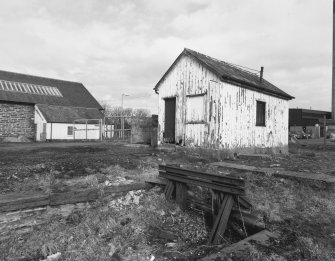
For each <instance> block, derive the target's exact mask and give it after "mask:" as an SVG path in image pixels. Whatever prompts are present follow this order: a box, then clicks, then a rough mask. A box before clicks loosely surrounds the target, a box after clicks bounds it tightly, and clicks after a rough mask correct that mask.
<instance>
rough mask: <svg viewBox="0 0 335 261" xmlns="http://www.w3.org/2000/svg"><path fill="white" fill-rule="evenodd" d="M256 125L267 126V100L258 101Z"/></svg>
mask: <svg viewBox="0 0 335 261" xmlns="http://www.w3.org/2000/svg"><path fill="white" fill-rule="evenodd" d="M256 126H265V102H261V101H257V108H256Z"/></svg>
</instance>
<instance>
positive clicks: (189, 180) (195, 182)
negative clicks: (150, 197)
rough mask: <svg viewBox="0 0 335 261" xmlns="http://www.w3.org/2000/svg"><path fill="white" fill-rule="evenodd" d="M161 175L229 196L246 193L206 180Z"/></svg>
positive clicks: (237, 188)
mask: <svg viewBox="0 0 335 261" xmlns="http://www.w3.org/2000/svg"><path fill="white" fill-rule="evenodd" d="M159 175H160V176H161V177H163V178H166V179H169V180H173V181H178V182H183V183H186V184H192V185H196V186H201V187H206V188H210V189H215V190H218V191H222V192H225V193H229V194H234V195H244V194H245V191H244V189H242V188H239V187H228V186H223V185H218V184H213V183H211V182H208V181H205V180H201V181H200V180H197V179H192V178H190V177H180V176H178V175H174V174H172V173H162V172H160V173H159Z"/></svg>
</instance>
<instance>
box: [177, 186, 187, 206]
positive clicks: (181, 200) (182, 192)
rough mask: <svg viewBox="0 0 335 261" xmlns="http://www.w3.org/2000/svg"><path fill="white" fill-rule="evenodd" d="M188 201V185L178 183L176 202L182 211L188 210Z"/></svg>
mask: <svg viewBox="0 0 335 261" xmlns="http://www.w3.org/2000/svg"><path fill="white" fill-rule="evenodd" d="M186 201H187V185H186V184H185V183H180V182H177V183H176V202H177V204H178V205H179V207H180V209H182V210H184V209H185V208H186Z"/></svg>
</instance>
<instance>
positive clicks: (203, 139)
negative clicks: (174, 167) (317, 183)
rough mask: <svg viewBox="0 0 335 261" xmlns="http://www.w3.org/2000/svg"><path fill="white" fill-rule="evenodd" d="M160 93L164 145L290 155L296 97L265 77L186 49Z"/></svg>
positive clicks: (164, 79) (158, 88)
mask: <svg viewBox="0 0 335 261" xmlns="http://www.w3.org/2000/svg"><path fill="white" fill-rule="evenodd" d="M154 90H155V92H156V93H157V94H158V96H159V112H158V114H159V118H158V121H159V135H158V136H159V141H160V143H164V142H166V143H177V144H180V145H186V146H199V147H205V148H214V149H228V150H232V151H249V152H265V151H268V150H269V149H270V150H271V151H274V152H282V153H285V152H286V151H287V145H288V108H289V106H288V101H289V100H291V99H293V98H294V97H292V96H290V95H289V94H287V93H285V92H284V91H282V90H280V89H279V88H278V87H276V86H275V85H273V84H271V83H270V82H268V81H266V80H265V79H264V78H263V77H262V73H261V74H260V75H259V74H254V73H251V72H249V71H247V70H244V69H243V68H241V67H240V66H236V65H233V64H230V63H227V62H223V61H220V60H217V59H214V58H212V57H209V56H207V55H204V54H201V53H198V52H195V51H193V50H190V49H184V51H183V52H182V53H181V54H180V55H179V56H178V57H177V59H176V60H175V61H174V63H173V64H172V65H171V66H170V68H169V69H168V70H167V72H166V73H165V74H164V75H163V77H162V78H161V79H160V80H159V82H158V83H157V84H156V86H155V88H154Z"/></svg>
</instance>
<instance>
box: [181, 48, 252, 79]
mask: <svg viewBox="0 0 335 261" xmlns="http://www.w3.org/2000/svg"><path fill="white" fill-rule="evenodd" d="M185 50H186V51H188V52H189V51H191V52H195V53H197V54H200V55H203V56H205V57H207V58H210V59H212V60H214V61H217V62H220V63H224V64H226V65H228V66H231V67H234V68H236V69H238V70H240V71H242V72H245V73H249V74H251V75H253V76H258V74H256V73H252V72H249V71H247V70H245V69H242V68H241V67H243V68H248V67H245V66H241V65H237V64H233V63H230V62H226V61H223V60H219V59H217V58H214V57H212V56H209V55H207V54H203V53H199V52H197V51H194V50H192V49H189V48H185ZM248 69H250V70H254V71H257V70H255V69H251V68H248Z"/></svg>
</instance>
